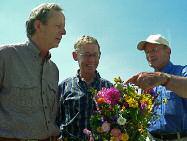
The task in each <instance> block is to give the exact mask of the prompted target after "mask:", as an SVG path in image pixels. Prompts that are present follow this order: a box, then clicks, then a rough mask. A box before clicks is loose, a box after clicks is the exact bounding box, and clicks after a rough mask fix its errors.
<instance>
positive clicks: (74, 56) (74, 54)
mask: <svg viewBox="0 0 187 141" xmlns="http://www.w3.org/2000/svg"><path fill="white" fill-rule="evenodd" d="M72 56H73V59H74V60H75V61H77V60H78V58H77V56H78V55H77V52H75V51H74V52H73V53H72Z"/></svg>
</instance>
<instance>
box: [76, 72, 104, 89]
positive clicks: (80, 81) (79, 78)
mask: <svg viewBox="0 0 187 141" xmlns="http://www.w3.org/2000/svg"><path fill="white" fill-rule="evenodd" d="M95 74H96V75H95V78H94V81H93V82H92V83H91V84H90V85H91V86H93V85H94V84H95V83H97V82H98V81H99V80H100V78H101V76H100V75H99V72H98V71H97V70H96V71H95ZM76 77H77V82H78V83H85V82H84V81H82V79H81V77H80V69H79V70H78V71H77V74H76Z"/></svg>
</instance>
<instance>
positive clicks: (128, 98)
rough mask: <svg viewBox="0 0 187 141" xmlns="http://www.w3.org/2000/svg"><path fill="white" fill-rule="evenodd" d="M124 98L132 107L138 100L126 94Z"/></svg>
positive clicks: (136, 105)
mask: <svg viewBox="0 0 187 141" xmlns="http://www.w3.org/2000/svg"><path fill="white" fill-rule="evenodd" d="M125 99H126V102H127V103H128V104H129V107H132V108H137V107H138V102H137V101H136V100H135V99H134V98H132V97H129V96H126V98H125Z"/></svg>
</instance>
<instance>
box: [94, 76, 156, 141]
mask: <svg viewBox="0 0 187 141" xmlns="http://www.w3.org/2000/svg"><path fill="white" fill-rule="evenodd" d="M114 81H115V84H114V87H111V88H102V90H100V91H99V92H94V96H93V97H94V100H95V103H96V107H97V110H96V111H94V113H93V115H92V117H91V119H90V121H91V131H92V136H93V137H94V140H95V141H145V140H146V139H147V137H148V131H147V127H148V125H149V122H150V120H152V119H153V118H154V117H155V116H154V113H153V107H154V105H155V104H158V103H157V102H156V99H155V95H153V94H151V93H141V92H140V91H139V89H138V88H137V87H136V86H133V85H130V84H124V83H123V81H122V80H121V78H120V77H119V78H115V79H114Z"/></svg>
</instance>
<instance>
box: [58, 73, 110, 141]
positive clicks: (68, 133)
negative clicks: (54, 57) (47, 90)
mask: <svg viewBox="0 0 187 141" xmlns="http://www.w3.org/2000/svg"><path fill="white" fill-rule="evenodd" d="M111 86H112V83H110V82H109V81H107V80H105V79H103V78H101V77H100V75H99V73H98V72H96V77H95V79H94V81H93V82H92V83H91V84H90V85H89V86H88V85H87V84H86V83H85V82H84V81H82V80H81V78H80V75H79V73H78V74H77V76H75V77H72V78H68V79H66V80H64V81H63V82H62V83H61V84H60V85H59V95H60V103H61V107H60V115H59V119H58V120H59V121H58V122H59V123H58V124H59V125H60V126H61V130H62V136H63V137H68V138H69V137H73V138H74V139H76V140H81V141H82V140H86V139H85V135H84V134H83V129H84V128H88V129H89V128H90V117H91V115H92V112H93V110H94V108H95V104H94V101H93V98H92V96H93V94H92V92H91V91H90V88H93V89H95V90H97V91H99V90H101V88H102V87H106V88H108V87H111ZM69 140H72V139H70V138H69Z"/></svg>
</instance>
